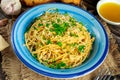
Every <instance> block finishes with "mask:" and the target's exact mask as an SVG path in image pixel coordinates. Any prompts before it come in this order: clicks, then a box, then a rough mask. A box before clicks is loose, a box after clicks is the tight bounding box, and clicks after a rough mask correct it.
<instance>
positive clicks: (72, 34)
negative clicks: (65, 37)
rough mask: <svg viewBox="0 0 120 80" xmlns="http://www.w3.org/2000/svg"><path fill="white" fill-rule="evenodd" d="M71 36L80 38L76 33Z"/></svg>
mask: <svg viewBox="0 0 120 80" xmlns="http://www.w3.org/2000/svg"><path fill="white" fill-rule="evenodd" d="M70 36H74V37H78V35H77V34H74V33H70Z"/></svg>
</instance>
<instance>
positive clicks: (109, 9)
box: [99, 2, 120, 22]
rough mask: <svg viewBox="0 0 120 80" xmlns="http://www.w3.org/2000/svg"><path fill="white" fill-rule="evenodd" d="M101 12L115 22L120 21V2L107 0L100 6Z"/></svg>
mask: <svg viewBox="0 0 120 80" xmlns="http://www.w3.org/2000/svg"><path fill="white" fill-rule="evenodd" d="M99 12H100V14H101V15H102V16H103V17H104V18H106V19H108V20H110V21H113V22H120V4H117V3H115V2H106V3H104V4H102V5H101V6H100V8H99Z"/></svg>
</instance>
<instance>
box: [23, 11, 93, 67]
mask: <svg viewBox="0 0 120 80" xmlns="http://www.w3.org/2000/svg"><path fill="white" fill-rule="evenodd" d="M93 42H94V37H92V36H91V35H90V33H89V32H88V31H87V28H86V27H85V26H84V25H83V24H82V23H81V22H79V21H77V20H76V19H75V18H73V17H72V16H71V15H69V14H68V13H59V11H57V9H56V11H55V12H50V11H46V12H45V13H44V14H43V15H41V16H39V17H37V18H36V19H35V20H34V22H33V23H32V25H31V26H30V28H29V30H27V31H26V32H25V45H26V46H27V48H28V50H29V51H30V52H31V54H32V56H33V57H34V58H36V60H38V61H39V62H40V63H41V64H43V65H45V66H48V67H50V68H56V69H64V68H73V67H76V66H78V65H80V64H82V63H83V62H84V61H85V59H86V58H87V57H89V54H90V51H91V49H92V44H93Z"/></svg>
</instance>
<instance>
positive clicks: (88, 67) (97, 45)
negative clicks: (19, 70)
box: [11, 3, 108, 78]
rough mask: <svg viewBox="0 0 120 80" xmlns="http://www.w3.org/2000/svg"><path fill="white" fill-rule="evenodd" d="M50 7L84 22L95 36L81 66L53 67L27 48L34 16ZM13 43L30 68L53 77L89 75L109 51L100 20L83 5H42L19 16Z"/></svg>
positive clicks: (13, 33)
mask: <svg viewBox="0 0 120 80" xmlns="http://www.w3.org/2000/svg"><path fill="white" fill-rule="evenodd" d="M49 8H57V9H58V10H59V12H60V13H65V12H67V13H69V14H70V15H72V16H73V17H74V18H76V19H77V20H78V21H81V22H82V23H83V24H84V25H85V26H86V28H87V29H88V31H89V32H90V33H91V34H92V35H94V36H95V41H94V44H93V50H92V51H91V53H90V56H89V58H88V59H87V60H86V61H85V62H84V63H83V64H82V65H80V66H77V67H75V68H71V69H51V68H48V67H46V66H44V65H42V64H40V63H39V62H38V61H36V60H35V59H34V58H33V57H32V55H31V53H30V52H29V50H28V49H27V47H26V46H24V44H25V38H24V33H25V31H26V28H28V26H29V25H30V23H31V22H32V21H33V20H34V19H35V17H38V16H40V15H42V14H43V13H44V11H46V10H48V9H49ZM11 42H12V46H13V49H14V51H15V53H16V55H17V57H18V58H19V59H20V60H21V62H23V63H24V64H25V65H26V66H27V67H28V68H30V69H31V70H33V71H35V72H37V73H39V74H42V75H44V76H48V77H52V78H76V77H80V76H83V75H86V74H88V73H90V72H92V71H94V70H95V69H96V68H98V67H99V66H100V65H101V64H102V62H103V61H104V59H105V58H106V55H107V52H108V36H107V33H106V31H105V29H104V27H103V26H102V25H101V24H100V23H99V21H98V20H97V19H96V18H95V17H94V16H93V15H91V14H90V13H88V12H87V11H85V10H83V9H81V8H78V7H75V6H71V5H66V4H61V3H49V4H43V5H39V6H36V7H33V8H32V9H30V10H28V11H26V12H25V13H23V14H22V15H20V16H19V17H18V19H17V20H16V21H15V23H14V25H13V28H12V34H11Z"/></svg>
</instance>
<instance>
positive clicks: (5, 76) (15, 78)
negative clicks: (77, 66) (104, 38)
mask: <svg viewBox="0 0 120 80" xmlns="http://www.w3.org/2000/svg"><path fill="white" fill-rule="evenodd" d="M82 7H83V8H84V9H86V10H88V11H90V12H92V13H93V14H94V15H95V16H96V17H97V18H98V19H99V20H100V22H101V23H102V24H103V26H104V27H105V29H106V31H107V33H108V36H109V43H110V47H109V53H108V56H107V57H106V59H105V61H104V62H103V63H102V65H101V66H100V67H99V68H98V69H96V70H95V71H93V72H92V73H90V74H88V75H85V76H83V77H80V78H76V79H73V80H93V79H94V78H95V77H96V76H97V74H98V72H99V70H102V69H105V68H109V69H110V70H111V71H113V75H115V74H120V51H119V50H120V33H119V32H120V26H117V27H116V26H112V25H108V24H107V23H106V22H104V21H103V20H101V19H100V18H99V17H98V16H97V14H96V12H95V10H93V9H87V8H86V7H85V6H82ZM3 17H4V16H2V15H1V14H0V18H3ZM9 18H10V19H9V23H8V24H7V25H6V26H2V27H0V34H1V35H2V36H3V37H4V38H5V39H6V40H7V41H8V42H9V44H10V43H11V42H10V32H11V28H12V24H13V23H14V20H15V18H14V19H11V17H9ZM0 63H1V64H2V65H0V79H1V80H55V79H52V78H48V77H44V76H41V75H38V74H36V73H34V72H33V71H31V70H30V69H28V68H27V67H25V66H24V64H22V63H21V62H20V61H19V60H18V59H17V57H16V56H15V55H14V52H13V50H12V48H11V46H10V47H8V48H6V49H5V50H4V51H2V52H1V54H0Z"/></svg>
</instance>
